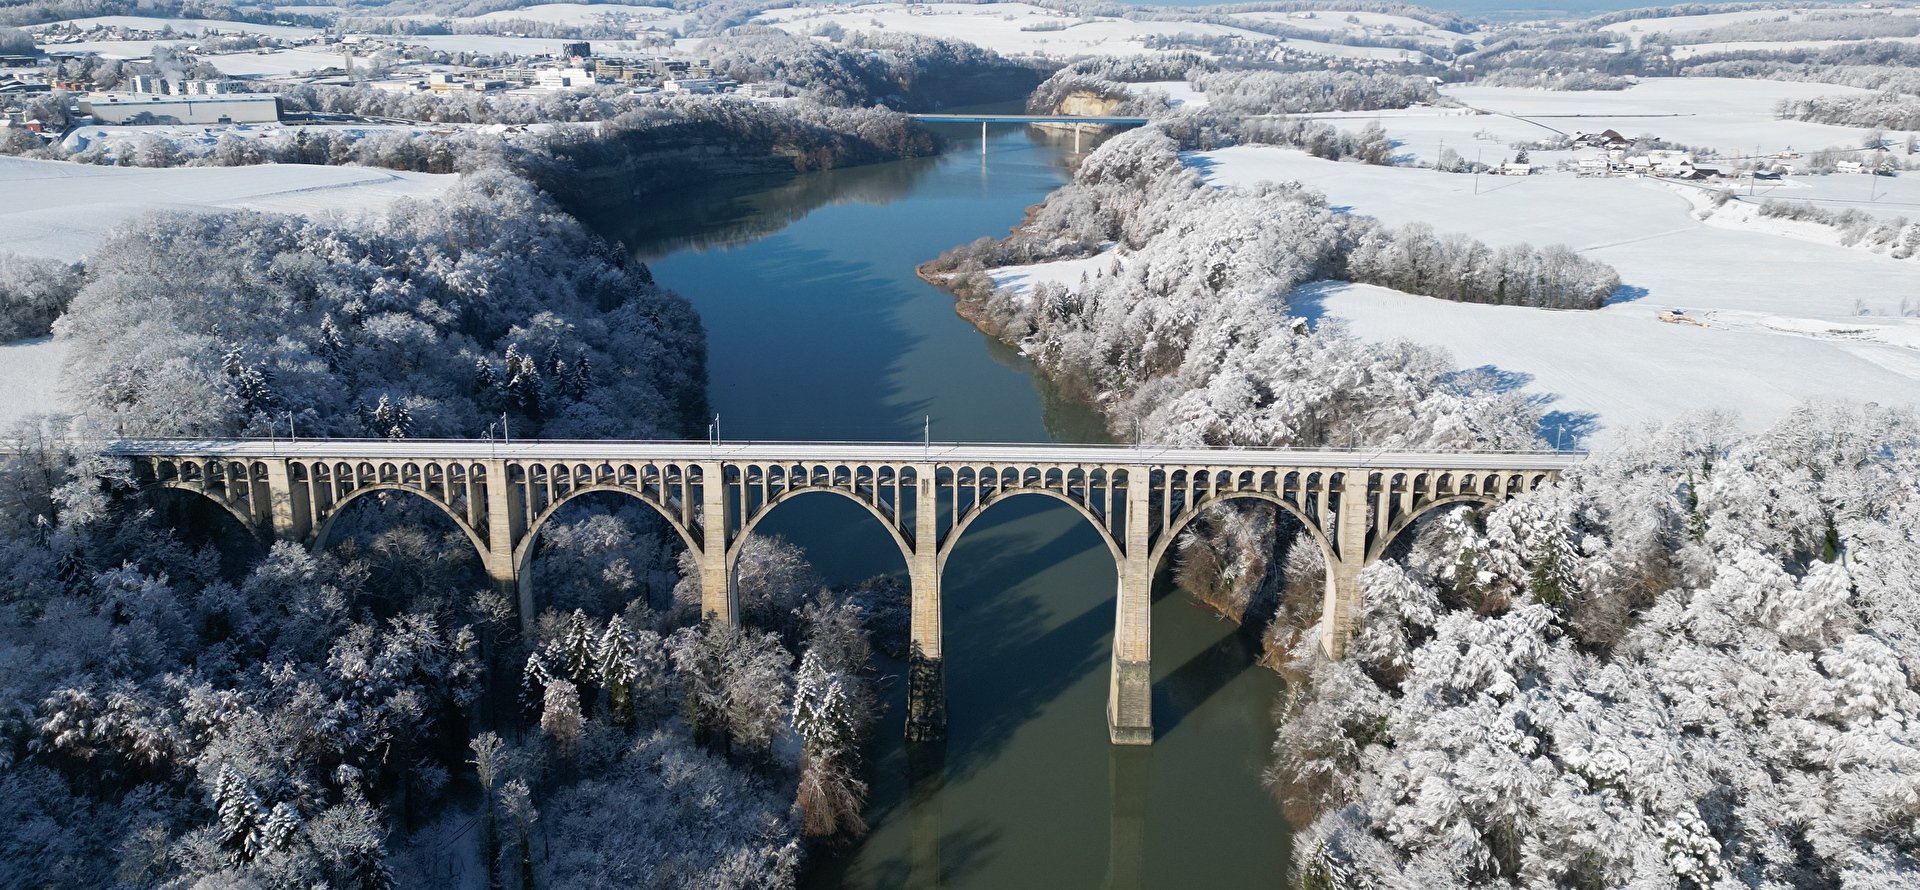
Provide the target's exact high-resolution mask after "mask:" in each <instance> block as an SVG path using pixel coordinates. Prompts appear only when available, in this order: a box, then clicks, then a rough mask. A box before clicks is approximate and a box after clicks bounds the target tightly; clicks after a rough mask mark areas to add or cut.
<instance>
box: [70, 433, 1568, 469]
mask: <svg viewBox="0 0 1920 890" xmlns="http://www.w3.org/2000/svg"><path fill="white" fill-rule="evenodd" d="M104 450H105V451H107V452H108V453H111V454H121V455H172V456H179V457H186V456H190V455H191V456H200V457H232V458H246V457H296V458H346V459H355V460H361V459H364V460H374V459H382V460H395V459H399V460H406V459H409V458H413V459H419V460H449V459H457V460H488V459H509V460H679V461H687V460H726V461H769V462H778V461H871V462H881V463H916V462H938V463H1084V464H1134V465H1143V466H1155V465H1195V464H1219V465H1227V464H1231V465H1235V466H1288V467H1300V466H1306V467H1353V468H1360V467H1446V468H1452V469H1461V470H1477V469H1499V470H1559V469H1565V468H1566V467H1569V466H1571V465H1573V464H1574V463H1576V462H1578V461H1579V460H1581V459H1582V458H1583V457H1584V456H1585V455H1583V454H1581V453H1578V452H1566V451H1527V452H1502V451H1456V452H1439V453H1433V452H1406V451H1342V450H1304V449H1300V450H1296V449H1285V448H1163V447H1158V446H1145V447H1130V446H1125V445H1057V444H1013V443H1008V444H970V443H957V442H932V443H922V442H732V441H722V442H706V441H667V442H659V441H654V442H643V441H612V440H579V441H572V440H554V439H540V440H531V441H524V442H512V443H502V442H493V441H488V440H485V439H313V440H301V441H297V442H294V441H288V440H286V439H280V440H277V441H275V440H268V439H128V440H119V441H113V442H109V443H107V444H106V446H105V448H104Z"/></svg>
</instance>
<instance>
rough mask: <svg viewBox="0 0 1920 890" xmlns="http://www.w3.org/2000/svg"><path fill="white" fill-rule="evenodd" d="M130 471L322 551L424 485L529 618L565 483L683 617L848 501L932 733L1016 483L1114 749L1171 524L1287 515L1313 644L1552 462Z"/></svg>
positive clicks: (164, 453)
mask: <svg viewBox="0 0 1920 890" xmlns="http://www.w3.org/2000/svg"><path fill="white" fill-rule="evenodd" d="M107 450H108V451H109V452H110V453H113V454H118V455H121V456H125V457H127V458H129V459H131V460H132V462H133V464H134V467H135V472H136V474H137V476H138V478H139V480H140V481H141V483H142V484H143V485H146V486H150V487H164V488H170V489H181V490H184V491H188V492H193V493H196V494H199V495H202V496H204V497H206V498H209V499H211V500H212V501H213V502H214V503H216V504H218V505H220V506H221V507H224V508H225V509H226V510H227V511H228V512H229V513H231V514H232V515H233V517H234V518H235V519H237V520H239V521H240V523H241V524H242V525H243V526H245V527H246V528H247V529H248V530H249V531H250V532H252V533H253V534H255V535H257V536H258V537H259V538H260V539H261V540H263V541H275V540H286V541H298V542H301V543H303V544H307V545H309V546H312V547H314V548H316V549H317V548H321V547H325V546H326V545H327V542H328V536H329V534H330V532H331V530H332V528H333V524H334V522H335V520H337V519H338V518H339V517H340V516H341V514H342V511H343V509H344V508H346V507H347V505H349V504H351V503H353V501H354V500H355V499H357V498H360V497H363V496H365V495H368V494H371V493H374V492H402V493H406V494H410V495H415V496H418V497H421V498H424V499H425V500H426V501H428V502H429V503H432V504H434V505H435V506H437V507H439V508H440V509H441V510H442V511H444V512H445V513H446V514H447V515H448V516H449V517H451V518H452V519H453V521H454V523H455V524H457V525H458V526H459V527H460V529H461V530H462V531H463V532H465V533H466V536H467V538H468V539H469V540H471V541H472V542H473V546H474V548H475V550H477V551H478V552H479V554H480V558H481V561H482V563H483V564H484V565H485V567H486V571H487V573H488V575H489V576H491V577H492V579H493V580H494V582H495V583H496V584H498V585H499V586H500V588H501V589H502V590H504V591H508V592H510V593H511V594H512V595H514V596H516V597H517V598H518V602H519V606H520V615H521V621H522V624H523V626H530V625H531V622H532V619H533V616H534V614H535V612H536V608H535V593H536V592H535V591H534V590H533V589H532V587H531V584H530V583H529V579H530V578H531V573H529V572H528V571H527V567H528V563H529V560H530V559H531V558H532V554H533V552H534V550H535V546H536V544H537V542H538V540H539V536H540V530H541V528H542V526H543V525H544V524H545V523H546V522H547V520H548V519H549V518H550V517H551V516H553V514H554V512H555V511H556V510H558V509H559V508H560V507H561V506H563V505H565V504H566V503H567V502H569V501H571V500H573V499H574V498H578V497H581V496H583V495H587V494H590V493H594V492H616V493H619V494H622V495H626V496H630V497H634V498H637V499H639V500H640V501H642V502H644V503H646V504H648V505H650V506H652V507H653V508H654V509H655V510H657V511H658V512H659V514H660V515H661V516H662V517H664V518H665V520H666V522H667V524H668V525H670V526H672V527H673V529H674V531H676V532H677V533H678V534H679V535H680V538H681V540H682V541H683V542H684V543H685V544H686V546H687V548H688V549H689V550H690V551H692V553H693V554H694V555H695V557H696V558H697V559H698V562H699V566H700V581H701V588H702V592H703V597H702V600H703V603H702V607H703V611H704V612H705V613H706V615H707V617H708V618H709V619H712V620H719V621H728V622H737V621H738V620H739V619H738V613H737V610H736V591H735V587H734V581H735V577H734V567H735V563H736V560H737V558H738V556H739V552H740V548H741V545H742V542H743V541H744V540H745V538H746V536H747V535H748V534H749V533H750V532H752V531H753V529H754V527H755V526H756V525H757V524H758V523H759V522H760V520H761V519H763V518H765V517H766V516H767V514H768V513H769V512H770V511H771V510H773V509H774V508H775V507H777V506H779V505H780V504H782V503H784V502H786V501H788V500H791V499H793V498H795V497H799V496H801V495H807V494H813V493H818V492H824V493H831V494H837V495H840V496H842V497H846V498H850V499H852V500H853V501H854V502H855V503H858V504H860V505H861V506H862V507H865V508H866V510H867V511H868V512H869V513H871V514H873V517H874V518H875V519H876V520H878V521H879V522H880V524H881V525H882V526H884V527H885V528H886V529H887V531H888V532H889V534H890V535H891V536H892V538H893V540H894V543H896V544H898V545H899V547H900V553H901V555H902V556H903V557H905V559H906V564H907V573H908V576H909V580H910V582H911V589H912V620H911V625H912V644H913V651H914V655H913V663H912V665H911V668H910V675H909V683H908V692H909V694H908V699H909V708H908V711H909V714H908V719H907V735H908V738H910V739H913V740H927V739H934V738H938V737H940V736H941V735H942V734H944V732H945V727H946V715H945V678H944V677H945V675H944V671H943V658H944V649H943V647H942V642H941V631H940V625H941V596H940V578H941V574H942V570H943V569H944V568H945V566H946V562H947V559H948V557H949V556H951V555H952V553H953V549H954V546H955V544H956V543H957V542H958V541H959V540H960V537H961V535H962V533H964V532H965V531H966V529H967V527H968V525H970V524H971V523H972V522H973V521H974V520H976V519H978V518H979V517H980V515H981V514H982V513H983V512H985V511H986V509H987V508H988V507H991V506H993V505H994V504H996V503H999V502H1000V501H1002V500H1005V499H1007V498H1011V497H1018V496H1022V495H1035V496H1040V497H1050V498H1053V499H1055V500H1058V501H1061V502H1063V503H1065V504H1067V505H1068V506H1070V507H1072V508H1073V509H1074V510H1075V511H1076V512H1078V513H1079V514H1080V515H1081V516H1082V517H1084V518H1085V519H1086V520H1087V522H1088V523H1090V524H1091V525H1092V526H1093V527H1094V528H1095V529H1097V530H1098V531H1099V533H1100V536H1101V538H1102V539H1103V540H1104V541H1105V543H1106V545H1107V548H1108V550H1109V551H1111V552H1112V554H1113V558H1114V561H1115V563H1116V564H1117V566H1118V568H1119V589H1118V591H1117V592H1116V595H1115V606H1114V633H1113V663H1112V675H1111V676H1112V679H1111V682H1110V686H1109V694H1108V702H1107V722H1108V729H1109V732H1110V734H1111V737H1112V740H1113V742H1114V743H1115V744H1133V745H1144V744H1150V743H1151V742H1152V740H1153V715H1152V713H1151V703H1152V697H1151V694H1150V692H1151V689H1150V686H1151V676H1152V675H1151V669H1150V665H1151V634H1150V629H1149V620H1150V616H1151V605H1152V596H1151V594H1152V584H1153V578H1154V574H1155V572H1156V570H1157V568H1158V567H1159V566H1160V564H1161V562H1162V560H1163V559H1164V557H1165V556H1166V553H1167V551H1168V549H1169V548H1171V547H1172V545H1173V543H1174V541H1175V539H1176V538H1177V537H1178V535H1179V534H1180V532H1181V530H1182V529H1184V528H1185V527H1186V525H1187V524H1188V523H1189V522H1191V521H1193V519H1194V518H1195V517H1196V516H1198V515H1199V514H1200V513H1201V511H1203V510H1205V509H1206V508H1208V507H1210V506H1212V505H1214V504H1219V503H1224V502H1227V501H1231V500H1239V499H1249V500H1260V501H1266V502H1268V503H1271V504H1274V505H1276V506H1277V507H1278V508H1279V509H1282V510H1285V511H1287V512H1288V513H1290V514H1292V515H1293V517H1294V518H1295V519H1297V520H1299V522H1300V524H1301V525H1302V526H1304V527H1305V529H1306V534H1308V535H1309V536H1311V537H1312V538H1313V540H1314V542H1315V543H1316V544H1318V545H1319V547H1320V549H1321V552H1322V554H1323V555H1324V556H1325V557H1326V563H1327V586H1326V598H1325V611H1324V617H1323V620H1322V621H1321V645H1322V646H1323V647H1324V648H1325V650H1326V651H1327V652H1328V653H1329V654H1330V655H1334V656H1338V655H1339V654H1340V650H1341V648H1342V645H1343V644H1344V642H1345V641H1346V639H1347V637H1348V635H1349V634H1350V633H1351V632H1352V629H1353V625H1354V622H1355V620H1356V617H1357V612H1358V608H1359V601H1360V590H1359V583H1358V576H1359V573H1360V569H1361V568H1362V567H1363V566H1365V565H1366V564H1367V563H1369V562H1372V561H1373V560H1376V559H1378V558H1379V557H1380V554H1381V553H1382V552H1383V551H1384V550H1385V549H1386V547H1387V545H1388V544H1389V543H1390V542H1392V541H1393V539H1394V536H1395V535H1397V534H1399V533H1400V532H1401V531H1403V530H1405V529H1406V528H1407V527H1409V526H1410V525H1412V524H1413V522H1414V520H1416V519H1418V518H1419V517H1420V516H1421V515H1423V514H1425V513H1427V512H1428V511H1430V510H1434V509H1436V508H1439V507H1444V506H1446V505H1448V504H1456V503H1480V504H1492V503H1498V502H1500V501H1502V500H1505V499H1507V498H1510V497H1513V496H1515V495H1517V494H1520V493H1522V492H1526V491H1531V490H1533V489H1534V488H1536V487H1538V486H1540V485H1543V484H1546V483H1548V482H1550V481H1552V480H1554V479H1555V478H1557V477H1558V475H1559V472H1560V471H1561V470H1562V469H1564V468H1565V467H1566V466H1568V465H1569V464H1570V463H1571V462H1572V460H1573V459H1574V458H1573V457H1570V456H1569V455H1566V454H1560V453H1525V454H1501V453H1454V454H1397V453H1363V452H1338V451H1290V450H1262V449H1227V448H1220V449H1205V448H1177V449H1166V448H1157V447H1146V448H1142V447H1123V446H1096V445H1044V444H1040V445H955V444H944V443H932V444H919V443H915V444H883V443H876V444H857V443H831V444H829V443H750V444H742V443H732V442H719V443H715V442H611V441H596V442H565V441H536V442H529V443H519V442H516V443H512V444H503V443H496V442H489V441H473V440H467V441H426V440H378V441H364V440H320V441H301V442H288V441H279V442H270V441H260V440H137V441H134V440H130V441H119V442H114V443H111V444H110V445H109V446H108V448H107Z"/></svg>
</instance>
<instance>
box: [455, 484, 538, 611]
mask: <svg viewBox="0 0 1920 890" xmlns="http://www.w3.org/2000/svg"><path fill="white" fill-rule="evenodd" d="M482 466H484V467H485V468H486V474H485V476H484V477H481V478H478V479H475V480H474V481H473V483H472V486H473V488H475V489H477V491H474V492H473V493H472V494H471V495H470V499H472V500H476V501H479V502H480V503H483V504H486V505H487V506H486V511H487V515H486V516H485V517H484V519H485V522H486V525H485V526H484V527H485V529H486V545H487V549H486V550H485V551H484V552H482V553H481V554H480V563H481V565H482V566H483V567H485V568H486V570H487V577H488V578H490V579H492V580H493V586H494V589H496V590H498V591H500V593H501V595H502V596H505V597H507V598H508V599H509V600H511V601H512V602H513V603H514V604H515V605H517V606H519V607H520V633H521V635H522V636H525V637H527V638H529V639H531V638H532V637H533V619H534V609H533V579H532V578H523V577H521V572H520V559H519V555H520V554H519V553H518V552H517V548H516V547H515V545H516V544H517V543H519V541H520V535H521V533H523V532H524V531H525V529H524V528H521V527H520V526H523V525H525V522H526V520H525V519H524V518H522V517H523V516H524V514H525V511H524V509H523V504H522V501H523V500H524V495H523V494H522V493H521V491H520V488H519V486H516V485H513V484H511V483H509V482H508V480H507V462H506V461H503V460H489V461H484V462H483V463H482Z"/></svg>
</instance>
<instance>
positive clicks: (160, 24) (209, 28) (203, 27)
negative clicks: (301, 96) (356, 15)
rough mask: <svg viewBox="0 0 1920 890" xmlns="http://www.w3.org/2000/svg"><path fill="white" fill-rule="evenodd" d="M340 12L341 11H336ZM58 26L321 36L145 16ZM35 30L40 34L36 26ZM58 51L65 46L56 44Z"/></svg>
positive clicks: (287, 29) (290, 29)
mask: <svg viewBox="0 0 1920 890" xmlns="http://www.w3.org/2000/svg"><path fill="white" fill-rule="evenodd" d="M335 12H338V10H335ZM54 24H70V25H74V26H76V27H80V28H93V27H104V28H127V29H130V30H135V31H162V30H165V29H167V28H172V29H173V30H174V31H176V32H178V33H180V34H183V35H198V34H258V35H260V36H262V37H278V38H280V39H282V40H300V39H304V38H307V37H312V36H313V35H315V34H317V33H319V29H317V28H302V27H298V26H289V25H255V24H251V23H248V22H227V21H220V20H218V19H169V18H156V17H153V16H144V15H102V16H93V17H91V18H84V19H68V20H66V21H64V22H56V23H54ZM34 30H39V26H35V28H34ZM53 48H54V49H59V48H61V46H60V45H59V44H55V45H54V46H53Z"/></svg>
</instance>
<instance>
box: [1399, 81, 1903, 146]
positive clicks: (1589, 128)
mask: <svg viewBox="0 0 1920 890" xmlns="http://www.w3.org/2000/svg"><path fill="white" fill-rule="evenodd" d="M1444 93H1445V95H1446V96H1447V97H1448V98H1450V99H1453V100H1455V101H1458V102H1461V103H1464V104H1466V105H1467V106H1469V107H1472V108H1475V109H1479V110H1481V111H1485V112H1488V113H1489V114H1497V115H1507V116H1510V117H1512V118H1515V119H1518V120H1519V121H1521V122H1525V123H1527V124H1528V125H1530V126H1533V127H1534V128H1535V129H1534V130H1533V131H1532V132H1533V133H1534V135H1532V136H1530V137H1528V138H1531V139H1540V138H1544V137H1546V136H1549V135H1552V133H1553V132H1554V131H1560V132H1566V133H1572V132H1575V131H1584V132H1589V133H1597V132H1600V131H1601V130H1606V129H1613V130H1617V131H1619V132H1620V133H1621V134H1623V135H1626V136H1629V137H1631V136H1638V135H1641V134H1645V133H1651V134H1653V135H1656V136H1659V137H1660V138H1662V139H1665V140H1667V141H1669V142H1677V143H1680V144H1683V145H1691V146H1696V147H1700V148H1713V149H1718V150H1720V151H1721V152H1722V153H1723V154H1739V155H1744V154H1747V153H1749V152H1751V151H1752V150H1753V149H1754V148H1755V147H1756V146H1757V147H1759V148H1760V149H1761V150H1762V151H1763V152H1769V153H1770V152H1776V151H1780V150H1782V149H1785V148H1788V147H1792V148H1795V149H1798V150H1800V151H1812V150H1815V149H1820V148H1828V147H1842V148H1858V147H1859V146H1860V143H1861V140H1862V139H1863V138H1865V136H1866V135H1867V132H1868V131H1867V130H1866V129H1865V128H1855V127H1836V126H1831V125H1828V124H1816V123H1809V122H1807V121H1791V120H1779V119H1777V118H1775V117H1774V106H1775V104H1776V103H1778V102H1779V101H1780V100H1782V99H1811V98H1814V97H1816V96H1860V97H1868V96H1872V95H1875V93H1874V92H1873V91H1871V90H1862V89H1856V88H1853V87H1843V86H1835V85H1833V84H1820V83H1784V82H1780V81H1770V80H1737V79H1732V78H1717V77H1662V78H1651V79H1648V80H1644V81H1642V82H1640V83H1639V84H1637V85H1635V86H1633V87H1631V88H1629V89H1625V90H1587V91H1571V90H1532V89H1523V88H1518V87H1478V86H1450V87H1446V88H1444ZM1441 120H1442V122H1443V123H1444V124H1446V125H1448V126H1450V127H1456V126H1457V127H1459V128H1461V129H1465V128H1467V127H1470V126H1473V124H1472V123H1470V120H1471V119H1469V120H1468V121H1459V120H1454V119H1451V118H1442V119H1441ZM1387 132H1388V133H1389V134H1392V135H1394V136H1395V138H1396V139H1397V138H1399V130H1398V129H1396V127H1395V126H1392V125H1390V124H1389V125H1388V127H1387ZM1502 132H1503V133H1504V132H1514V131H1513V130H1511V129H1505V128H1503V129H1502ZM1521 132H1524V131H1521ZM1887 135H1888V136H1889V137H1892V138H1895V139H1904V138H1905V134H1903V133H1894V132H1889V133H1888V134H1887ZM1449 144H1451V141H1449ZM1414 147H1415V148H1416V149H1418V148H1420V145H1419V144H1418V143H1416V144H1415V145H1414ZM1422 157H1427V155H1424V154H1423V155H1422Z"/></svg>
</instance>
